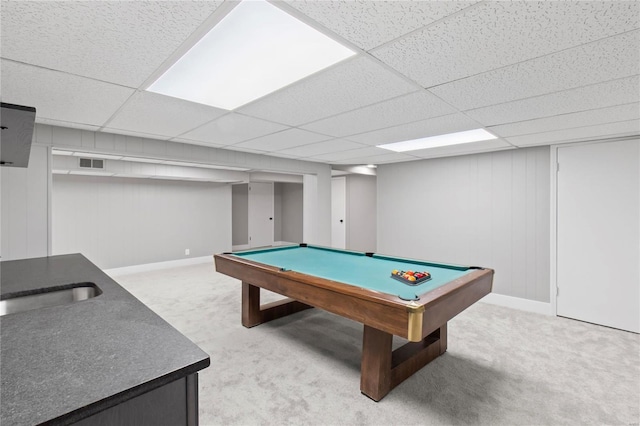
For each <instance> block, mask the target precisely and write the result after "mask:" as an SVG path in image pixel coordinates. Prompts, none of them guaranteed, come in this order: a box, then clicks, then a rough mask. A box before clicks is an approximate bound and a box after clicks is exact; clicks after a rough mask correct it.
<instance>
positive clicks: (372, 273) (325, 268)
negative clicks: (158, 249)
mask: <svg viewBox="0 0 640 426" xmlns="http://www.w3.org/2000/svg"><path fill="white" fill-rule="evenodd" d="M233 255H235V256H239V257H242V258H244V259H247V260H252V261H255V262H259V263H263V264H267V265H271V266H276V267H279V268H284V269H286V270H292V271H296V272H300V273H303V274H308V275H314V276H317V277H321V278H325V279H329V280H333V281H338V282H341V283H344V284H349V285H354V286H358V287H362V288H366V289H369V290H375V291H379V292H382V293H387V294H391V295H394V296H398V297H400V298H401V299H404V300H418V299H419V298H420V295H421V294H425V293H427V292H429V291H431V290H434V289H436V288H438V287H440V286H442V285H444V284H447V283H449V282H451V281H453V280H455V279H457V278H460V277H462V276H464V275H465V274H467V273H469V272H470V271H472V270H473V269H470V268H469V267H466V266H454V265H444V264H436V263H430V262H422V261H417V260H411V259H403V258H395V257H390V256H382V255H376V254H374V255H373V256H367V255H365V253H361V252H352V251H346V250H338V249H330V248H326V247H314V246H306V247H304V246H302V247H301V246H284V247H275V248H274V247H271V248H266V249H259V250H247V251H244V252H236V253H233ZM394 269H398V270H403V271H408V270H411V271H414V272H418V271H427V272H429V273H430V274H431V279H430V280H428V281H425V282H422V283H420V284H418V285H408V284H405V283H402V282H400V281H398V280H395V279H393V278H391V271H393V270H394Z"/></svg>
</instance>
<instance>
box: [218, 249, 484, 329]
mask: <svg viewBox="0 0 640 426" xmlns="http://www.w3.org/2000/svg"><path fill="white" fill-rule="evenodd" d="M214 257H215V263H216V270H217V271H218V272H220V273H223V274H226V275H229V276H232V277H234V278H237V279H239V280H241V281H242V282H244V283H248V284H251V285H254V286H256V287H262V288H264V289H266V290H270V291H273V292H275V293H278V294H281V295H283V296H286V297H290V298H292V299H294V300H297V301H299V302H302V303H304V304H306V305H310V306H314V307H317V308H320V309H324V310H326V311H328V312H332V313H334V314H337V315H341V316H344V317H346V318H349V319H352V320H354V321H358V322H361V323H363V324H365V325H368V326H371V327H374V328H377V329H379V330H382V331H385V332H387V333H391V334H394V335H396V336H399V337H402V338H405V339H407V340H409V341H412V342H418V341H420V340H422V339H424V338H425V337H427V336H428V335H429V334H431V333H432V332H433V331H434V330H436V329H438V328H439V327H440V326H441V325H442V324H444V323H446V322H447V321H449V320H450V319H451V318H453V317H454V316H456V315H457V314H459V313H460V312H462V311H463V310H465V309H466V308H468V307H469V306H471V305H472V304H474V303H475V302H477V301H478V300H480V299H481V298H482V297H484V296H485V295H487V294H489V293H490V292H491V287H492V282H493V270H492V269H474V270H472V271H471V272H469V273H468V274H465V275H464V276H462V277H460V278H458V279H456V280H453V281H451V282H450V283H447V284H445V285H443V286H441V287H439V288H436V289H434V290H432V291H430V292H428V293H425V294H423V295H421V297H420V300H417V301H411V302H407V301H405V300H402V299H400V298H399V297H397V296H394V295H391V294H387V293H382V292H379V291H375V290H369V289H366V288H362V287H357V286H354V285H349V284H344V283H340V282H337V281H332V280H328V279H325V278H319V277H315V276H312V275H307V274H303V273H300V272H296V271H293V270H285V271H283V270H281V269H280V268H278V267H276V266H270V265H265V264H262V263H259V262H254V261H252V260H249V259H245V258H242V257H239V256H234V255H232V254H216V255H215V256H214ZM280 309H282V308H280Z"/></svg>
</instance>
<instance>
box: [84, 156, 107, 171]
mask: <svg viewBox="0 0 640 426" xmlns="http://www.w3.org/2000/svg"><path fill="white" fill-rule="evenodd" d="M79 165H80V167H81V168H83V169H104V160H98V159H95V158H80V163H79Z"/></svg>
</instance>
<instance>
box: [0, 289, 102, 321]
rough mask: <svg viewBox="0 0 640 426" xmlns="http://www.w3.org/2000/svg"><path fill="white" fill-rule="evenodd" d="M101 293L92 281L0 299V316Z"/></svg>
mask: <svg viewBox="0 0 640 426" xmlns="http://www.w3.org/2000/svg"><path fill="white" fill-rule="evenodd" d="M101 293H102V291H101V290H100V289H99V288H98V287H97V286H96V285H95V284H93V283H80V284H73V285H72V286H70V287H69V288H65V289H62V290H53V291H45V292H42V293H37V294H30V295H27V296H19V297H13V298H10V299H5V300H0V316H2V315H8V314H15V313H17V312H23V311H30V310H33V309H40V308H48V307H50V306H60V305H66V304H69V303H75V302H79V301H81V300H87V299H91V298H92V297H96V296H99V295H100V294H101Z"/></svg>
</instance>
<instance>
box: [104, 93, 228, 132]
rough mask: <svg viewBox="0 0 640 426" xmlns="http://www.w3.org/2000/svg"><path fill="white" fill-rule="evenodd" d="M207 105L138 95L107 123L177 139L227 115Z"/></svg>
mask: <svg viewBox="0 0 640 426" xmlns="http://www.w3.org/2000/svg"><path fill="white" fill-rule="evenodd" d="M225 113H226V111H225V110H222V109H218V108H214V107H210V106H207V105H202V104H196V103H193V102H187V101H183V100H181V99H177V98H171V97H169V96H164V95H159V94H157V93H152V92H144V91H143V92H137V93H136V94H135V95H133V96H132V97H131V99H129V101H127V103H126V104H125V105H124V107H123V108H122V109H121V110H120V111H118V113H117V114H116V115H115V117H114V118H113V119H112V120H111V121H110V122H109V123H108V124H107V125H108V127H110V128H112V129H123V130H130V131H134V132H140V133H150V134H157V135H164V136H168V137H174V136H178V135H181V134H182V133H184V132H186V131H188V130H190V129H193V128H194V127H197V126H200V125H202V124H204V123H206V122H207V121H211V120H213V119H215V118H216V117H219V116H221V115H222V114H225Z"/></svg>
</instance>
